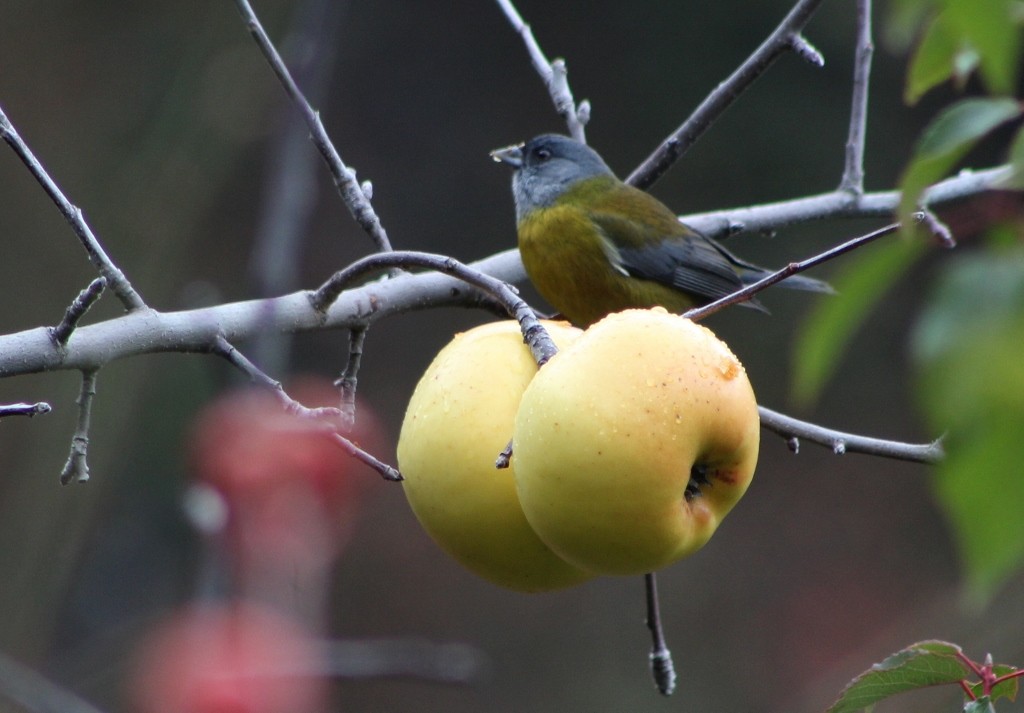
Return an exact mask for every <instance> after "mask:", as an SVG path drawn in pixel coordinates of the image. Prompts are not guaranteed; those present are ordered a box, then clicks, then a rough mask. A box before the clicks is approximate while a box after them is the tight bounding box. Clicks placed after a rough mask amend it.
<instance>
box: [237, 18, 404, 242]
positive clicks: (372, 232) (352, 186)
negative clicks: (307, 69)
mask: <svg viewBox="0 0 1024 713" xmlns="http://www.w3.org/2000/svg"><path fill="white" fill-rule="evenodd" d="M235 4H236V5H237V6H238V11H239V13H241V15H242V18H243V19H244V20H245V24H246V26H247V27H248V28H249V32H250V33H251V34H252V36H253V38H254V39H255V40H256V44H257V45H258V46H259V48H260V51H261V52H263V56H264V57H265V58H266V60H267V62H269V63H270V67H271V69H273V70H274V74H276V75H277V78H278V80H280V82H281V84H282V86H283V87H284V90H285V92H286V93H287V94H288V96H289V97H290V98H291V100H292V101H293V102H294V103H295V106H297V107H298V109H299V111H300V112H302V116H303V118H304V119H305V121H306V125H307V126H308V127H309V131H310V134H311V136H312V140H313V144H314V145H315V146H316V148H317V150H318V151H319V152H320V154H321V155H322V156H323V157H324V161H326V162H327V167H328V169H329V170H330V172H331V176H332V177H333V178H334V184H335V186H337V188H338V192H339V193H340V194H341V198H342V200H343V201H344V202H345V205H346V206H348V209H349V211H350V212H351V213H352V217H353V218H355V220H356V222H357V223H358V224H359V225H360V227H362V229H363V230H364V231H366V233H367V234H368V235H369V236H370V238H371V239H372V240H373V242H374V245H375V246H376V248H377V250H380V251H388V250H391V241H390V240H388V235H387V232H386V231H385V230H384V226H383V225H381V222H380V218H378V217H377V213H376V212H375V211H374V209H373V206H372V205H371V204H370V200H369V198H368V197H367V196H366V191H364V190H363V188H362V186H360V185H359V181H358V180H356V174H355V171H353V170H352V169H351V168H349V167H348V166H346V165H345V162H344V161H342V160H341V156H340V155H339V154H338V151H337V149H335V148H334V144H333V143H332V142H331V139H330V137H328V136H327V130H326V129H324V125H323V122H322V121H321V120H320V114H319V113H318V112H316V111H314V110H313V107H312V106H310V104H309V102H308V101H307V100H306V97H305V96H304V95H303V93H302V90H301V89H299V86H298V84H296V83H295V80H294V79H293V78H292V75H291V73H290V72H289V71H288V67H287V66H286V65H285V63H284V60H283V59H281V55H280V54H279V53H278V51H277V49H276V48H275V47H274V43H273V42H271V41H270V37H269V36H268V35H267V33H266V31H265V30H264V29H263V25H262V24H261V23H260V21H259V19H258V18H257V17H256V13H255V12H253V9H252V7H251V6H250V5H249V3H248V1H247V0H235Z"/></svg>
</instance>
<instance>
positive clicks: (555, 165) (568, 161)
mask: <svg viewBox="0 0 1024 713" xmlns="http://www.w3.org/2000/svg"><path fill="white" fill-rule="evenodd" d="M491 156H492V157H493V158H494V160H495V161H501V162H502V163H507V164H508V165H510V166H512V167H513V168H515V173H514V174H513V176H512V195H513V197H514V198H515V202H516V220H517V221H518V220H522V219H523V217H524V216H526V215H527V214H528V213H529V212H530V211H532V210H534V209H535V208H542V207H544V206H549V205H551V204H552V203H554V202H555V200H557V199H558V197H559V196H560V195H562V193H564V192H565V191H566V189H568V188H569V187H570V186H572V185H573V184H574V183H576V182H577V181H582V180H583V179H585V178H592V177H594V176H613V175H614V174H613V173H612V170H611V169H610V168H608V165H607V164H606V163H605V162H604V160H603V159H602V158H601V157H600V156H598V155H597V152H596V151H594V150H593V149H592V148H590V147H589V146H587V145H586V144H581V143H580V142H579V141H576V140H574V139H570V138H569V137H568V136H561V135H559V134H541V135H540V136H537V137H536V138H533V139H530V140H529V141H527V142H526V143H525V144H517V145H515V146H509V147H507V148H503V149H497V150H495V151H492V152H491Z"/></svg>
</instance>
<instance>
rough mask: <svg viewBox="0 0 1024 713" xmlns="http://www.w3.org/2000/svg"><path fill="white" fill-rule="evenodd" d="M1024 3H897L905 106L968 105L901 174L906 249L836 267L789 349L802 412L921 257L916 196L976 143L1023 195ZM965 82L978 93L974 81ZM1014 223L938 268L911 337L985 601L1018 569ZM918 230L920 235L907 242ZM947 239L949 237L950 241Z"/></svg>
mask: <svg viewBox="0 0 1024 713" xmlns="http://www.w3.org/2000/svg"><path fill="white" fill-rule="evenodd" d="M1022 8H1024V4H1022V3H1020V2H1016V1H1012V0H897V1H896V2H894V3H893V4H892V6H891V7H890V16H889V23H888V25H887V28H886V37H887V39H888V40H889V41H890V42H892V43H895V44H902V45H904V46H909V44H910V43H911V41H912V40H913V38H917V44H916V49H915V50H914V52H913V56H912V59H911V62H910V65H909V68H908V71H907V81H906V85H905V99H906V100H907V101H908V103H914V102H917V101H918V100H919V99H921V97H922V96H923V95H924V94H926V93H927V92H929V91H930V90H932V89H934V88H935V87H937V86H939V85H940V84H944V83H946V82H952V84H953V85H954V87H956V88H959V89H965V88H967V89H968V90H970V91H971V92H972V93H973V96H969V97H966V98H961V99H958V100H956V101H955V102H953V103H952V104H950V105H949V106H947V107H945V108H942V109H941V110H939V111H938V113H937V115H936V116H935V117H934V118H933V119H932V121H931V122H930V123H929V124H928V126H927V127H926V128H925V130H924V131H923V132H922V133H921V136H920V138H919V139H918V141H917V143H916V145H915V149H914V151H913V154H912V156H911V158H910V161H909V162H908V164H907V167H906V168H905V170H904V173H903V178H902V180H901V184H900V189H901V191H902V197H901V201H900V210H899V216H900V218H901V220H902V221H903V222H904V225H905V226H906V228H905V230H904V231H903V238H902V239H901V240H899V241H895V242H890V243H888V244H887V245H884V246H879V247H875V248H871V249H870V250H869V251H866V252H865V254H864V255H858V256H855V257H854V258H853V259H848V260H846V261H845V263H844V265H842V266H841V268H840V272H839V273H838V274H837V275H835V276H833V278H832V280H833V283H834V284H835V285H836V286H837V287H838V288H839V293H840V294H839V296H838V297H837V298H836V299H834V300H829V301H823V302H821V303H820V304H819V305H818V306H817V308H816V310H815V311H814V312H813V313H812V314H811V315H810V318H809V319H808V320H807V322H806V324H805V325H804V328H803V332H802V335H801V337H800V338H799V339H798V341H797V343H796V353H795V357H796V358H795V369H794V390H795V394H796V396H797V397H798V398H799V399H800V400H801V401H804V402H807V401H809V400H811V399H813V398H815V397H816V396H817V394H818V393H819V391H820V390H821V388H822V386H823V384H824V383H825V382H826V380H827V379H828V378H829V376H830V375H831V374H832V373H834V372H835V370H836V369H837V365H838V363H839V360H840V358H841V356H842V354H843V352H844V351H845V350H846V349H847V348H849V345H850V344H851V343H853V341H854V338H855V335H856V334H857V330H858V328H859V327H860V326H861V325H862V324H863V322H864V321H865V319H866V318H867V317H868V315H869V314H870V313H871V312H872V311H873V310H874V309H876V308H877V307H878V306H879V305H880V304H881V302H882V300H883V299H884V297H885V296H886V291H887V289H888V288H889V287H890V286H891V285H893V284H894V283H895V282H897V281H898V280H899V279H900V278H901V276H903V275H905V274H906V271H907V269H908V267H909V266H910V265H911V264H912V263H913V262H914V259H915V258H916V257H917V256H919V255H921V254H922V253H923V252H924V249H925V247H926V244H925V241H924V240H922V238H921V235H920V232H919V230H920V229H918V228H916V223H915V221H913V219H912V218H911V214H912V213H913V212H915V211H917V210H919V209H920V207H921V200H922V197H923V195H924V191H925V189H926V188H927V187H928V186H929V185H931V184H933V183H935V182H936V181H939V180H941V179H942V178H944V177H946V176H948V175H949V174H950V173H951V172H952V171H953V170H955V169H956V168H957V167H958V166H959V165H961V163H962V162H963V160H964V159H965V158H966V157H968V156H969V155H970V152H971V150H972V149H973V148H974V147H975V146H976V145H978V144H979V143H980V142H982V141H983V140H988V141H989V142H991V141H1001V142H1003V144H1005V145H1003V146H1002V151H1003V152H1004V154H1005V155H1008V156H1009V160H1010V161H1011V162H1012V163H1013V165H1014V166H1015V168H1016V171H1015V178H1014V179H1013V180H1012V181H1011V182H1010V183H1009V184H1008V185H1007V186H1006V187H1007V188H1019V187H1020V185H1021V183H1022V182H1021V180H1020V176H1021V172H1022V169H1024V138H1022V132H1020V131H1019V130H1018V132H1017V135H1016V136H1015V137H1012V138H1010V140H1009V141H1008V140H1007V136H1012V134H1010V133H1009V132H1004V133H1001V132H1000V130H1001V129H1002V128H1003V127H1005V126H1007V125H1009V124H1012V123H1016V122H1019V120H1020V117H1021V113H1022V104H1021V101H1020V99H1019V97H1016V96H1014V95H1013V92H1014V91H1015V90H1016V87H1017V81H1018V75H1019V64H1020V61H1019V60H1020V47H1021V19H1022V17H1024V14H1022ZM973 77H976V78H977V79H978V81H977V82H970V81H969V80H970V79H972V78H973ZM1022 226H1024V222H1021V221H1019V220H1018V221H1016V222H1010V223H1003V224H999V225H992V226H990V227H989V228H988V230H987V234H988V236H989V239H988V240H987V241H984V242H983V244H982V245H981V246H980V248H981V251H980V252H978V251H974V250H968V249H967V248H962V249H960V250H958V251H956V252H954V253H951V254H950V255H949V257H948V261H947V262H946V264H945V265H944V266H943V269H942V270H941V275H940V276H939V278H938V279H937V282H936V284H935V285H934V288H933V290H932V291H931V293H930V298H929V299H928V301H927V302H926V305H925V307H924V310H923V313H922V314H921V315H920V316H919V318H918V319H917V323H916V327H915V328H914V330H913V333H912V338H911V342H912V348H913V349H912V353H913V361H914V367H915V370H916V388H917V392H918V397H919V398H918V403H919V405H920V408H921V409H922V411H923V413H924V416H925V417H926V419H927V420H928V422H929V423H930V424H931V426H932V428H933V429H935V431H936V432H939V433H942V432H945V433H947V436H946V439H945V443H946V445H947V447H948V457H947V458H946V459H945V461H944V462H943V463H942V464H941V465H939V467H938V468H937V472H936V477H935V479H934V481H933V486H934V487H933V490H934V493H935V495H936V497H937V499H938V500H939V502H940V504H941V506H942V508H943V509H944V510H945V512H946V514H947V516H948V520H949V522H950V524H951V526H952V529H953V537H954V539H955V540H956V542H957V544H958V547H959V551H960V554H961V558H962V562H963V568H964V572H965V574H966V578H967V585H968V591H969V593H970V594H971V596H972V598H973V599H974V600H975V601H976V602H979V603H980V602H984V601H987V600H988V599H989V598H990V597H991V596H992V595H993V594H994V593H995V591H996V588H997V586H998V585H999V584H1000V583H1002V582H1004V581H1005V580H1006V579H1007V578H1008V577H1009V576H1011V575H1012V574H1014V573H1016V572H1017V571H1019V570H1020V569H1021V567H1022V564H1024V517H1021V514H1022V513H1024V354H1022V350H1024V247H1022V244H1021V230H1022V229H1024V228H1022ZM915 232H917V233H918V234H917V235H916V236H915ZM954 237H956V236H954Z"/></svg>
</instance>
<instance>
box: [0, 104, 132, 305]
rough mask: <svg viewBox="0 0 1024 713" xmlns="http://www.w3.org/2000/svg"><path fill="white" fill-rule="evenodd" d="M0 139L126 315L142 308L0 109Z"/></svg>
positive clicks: (79, 214)
mask: <svg viewBox="0 0 1024 713" xmlns="http://www.w3.org/2000/svg"><path fill="white" fill-rule="evenodd" d="M0 138H2V139H3V140H4V141H6V142H7V144H8V145H9V146H10V147H11V148H12V149H14V153H16V154H17V155H18V158H19V159H21V162H22V163H23V164H25V167H26V168H28V170H29V173H31V174H32V176H33V177H34V178H35V179H36V181H38V182H39V184H40V185H41V186H42V187H43V190H44V191H46V194H47V195H48V196H50V200H52V201H53V202H54V203H55V204H56V205H57V209H58V210H60V212H61V215H63V216H64V219H65V220H66V221H67V222H68V224H70V225H71V229H72V230H73V231H75V235H77V236H78V239H79V241H80V242H81V243H82V247H84V248H85V252H86V254H88V256H89V261H90V262H91V263H92V264H93V266H94V267H95V268H96V270H97V272H99V273H100V275H101V276H102V277H104V278H106V280H107V284H108V285H109V286H110V289H111V290H113V291H114V294H115V295H117V298H118V299H119V300H121V304H123V305H124V308H125V309H126V310H128V311H129V312H133V311H135V310H139V309H143V308H145V306H146V303H145V302H143V301H142V297H140V296H139V293H137V292H136V291H135V288H133V287H132V285H131V283H130V282H128V278H127V277H125V276H124V273H123V272H121V270H120V269H118V267H117V265H115V264H114V262H113V261H112V260H111V259H110V258H109V257H108V256H107V253H106V251H105V250H104V249H103V246H102V245H100V241H99V240H98V239H97V238H96V236H95V235H94V234H93V232H92V229H91V228H90V227H89V224H88V223H86V222H85V216H84V215H83V214H82V209H81V208H79V207H78V206H76V205H74V204H72V203H71V201H69V200H68V199H67V197H66V196H65V195H64V193H63V192H62V191H61V190H60V188H59V187H58V186H57V183H56V182H55V181H54V180H53V179H52V178H51V177H50V174H48V173H47V172H46V169H45V168H43V165H42V164H41V163H40V162H39V159H37V158H36V156H35V154H34V153H32V149H30V148H29V147H28V145H27V144H26V143H25V142H24V141H23V140H22V138H21V136H20V135H19V134H18V132H17V131H16V130H15V128H14V125H13V124H12V123H11V121H10V119H8V118H7V115H6V114H4V111H3V109H2V108H0Z"/></svg>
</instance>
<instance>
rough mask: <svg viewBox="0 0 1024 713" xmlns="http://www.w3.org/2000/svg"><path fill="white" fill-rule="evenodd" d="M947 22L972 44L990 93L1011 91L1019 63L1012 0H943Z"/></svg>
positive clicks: (1017, 35)
mask: <svg viewBox="0 0 1024 713" xmlns="http://www.w3.org/2000/svg"><path fill="white" fill-rule="evenodd" d="M945 6H946V10H945V12H944V13H943V15H945V16H947V17H948V22H949V26H950V28H951V30H952V32H954V33H955V35H956V36H959V37H962V38H963V40H964V41H966V42H967V43H969V44H970V46H971V47H972V48H974V49H975V50H976V51H977V53H978V56H979V64H980V74H981V78H982V80H983V81H984V82H985V86H986V87H987V88H988V90H989V92H991V93H993V94H1012V93H1013V92H1014V91H1015V89H1016V87H1017V72H1018V65H1019V63H1020V27H1019V26H1018V25H1017V23H1016V22H1014V19H1015V17H1014V15H1015V12H1014V3H1013V2H1011V0H945Z"/></svg>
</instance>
